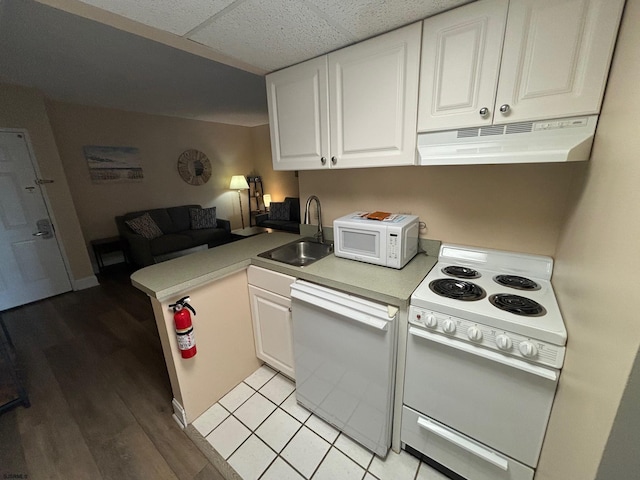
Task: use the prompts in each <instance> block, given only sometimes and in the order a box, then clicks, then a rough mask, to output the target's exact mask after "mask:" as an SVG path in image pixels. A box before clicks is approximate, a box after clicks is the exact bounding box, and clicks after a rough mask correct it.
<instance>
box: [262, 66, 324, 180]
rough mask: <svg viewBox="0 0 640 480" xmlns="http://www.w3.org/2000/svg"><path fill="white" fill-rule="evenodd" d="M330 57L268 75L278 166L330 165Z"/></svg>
mask: <svg viewBox="0 0 640 480" xmlns="http://www.w3.org/2000/svg"><path fill="white" fill-rule="evenodd" d="M327 92H328V90H327V57H326V56H322V57H319V58H314V59H313V60H309V61H307V62H304V63H301V64H300V65H295V66H293V67H290V68H287V69H285V70H281V71H279V72H276V73H272V74H270V75H267V102H268V105H269V127H270V129H271V150H272V156H273V168H274V170H308V169H319V168H322V167H323V166H327V167H328V163H327V156H328V155H329V113H328V108H329V104H328V102H329V101H328V98H327V95H328V93H327Z"/></svg>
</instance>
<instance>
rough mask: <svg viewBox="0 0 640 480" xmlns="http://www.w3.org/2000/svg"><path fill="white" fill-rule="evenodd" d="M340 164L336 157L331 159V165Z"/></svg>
mask: <svg viewBox="0 0 640 480" xmlns="http://www.w3.org/2000/svg"><path fill="white" fill-rule="evenodd" d="M336 163H338V159H337V158H336V157H331V165H335V164H336Z"/></svg>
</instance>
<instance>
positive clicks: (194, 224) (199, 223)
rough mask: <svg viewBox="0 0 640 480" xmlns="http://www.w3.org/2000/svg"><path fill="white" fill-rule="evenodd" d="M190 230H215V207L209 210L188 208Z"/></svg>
mask: <svg viewBox="0 0 640 480" xmlns="http://www.w3.org/2000/svg"><path fill="white" fill-rule="evenodd" d="M189 215H190V217H191V229H192V230H202V229H203V228H216V227H217V224H216V207H211V208H190V209H189Z"/></svg>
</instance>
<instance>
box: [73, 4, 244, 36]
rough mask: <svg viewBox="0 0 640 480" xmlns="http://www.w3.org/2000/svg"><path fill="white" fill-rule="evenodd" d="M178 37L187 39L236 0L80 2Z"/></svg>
mask: <svg viewBox="0 0 640 480" xmlns="http://www.w3.org/2000/svg"><path fill="white" fill-rule="evenodd" d="M80 1H82V2H83V3H87V4H89V5H93V6H94V7H98V8H101V9H103V10H107V11H109V12H111V13H115V14H117V15H120V16H123V17H126V18H129V19H131V20H135V21H137V22H140V23H144V24H145V25H149V26H150V27H155V28H159V29H160V30H165V31H167V32H171V33H175V34H176V35H184V34H185V33H187V32H188V31H190V30H192V29H193V28H195V27H197V26H198V25H200V24H201V23H202V22H204V21H205V20H207V19H209V17H211V16H213V15H215V14H216V13H218V12H219V11H221V10H223V9H224V8H226V7H228V6H229V5H230V4H231V3H233V2H234V0H189V1H186V2H185V1H184V0H136V1H135V2H132V1H131V0H80Z"/></svg>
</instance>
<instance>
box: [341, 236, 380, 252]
mask: <svg viewBox="0 0 640 480" xmlns="http://www.w3.org/2000/svg"><path fill="white" fill-rule="evenodd" d="M379 245H380V233H379V232H370V231H358V230H342V247H343V249H344V250H345V251H346V252H350V253H354V254H363V255H367V256H371V257H376V258H377V257H378V256H379V252H380V251H379Z"/></svg>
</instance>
